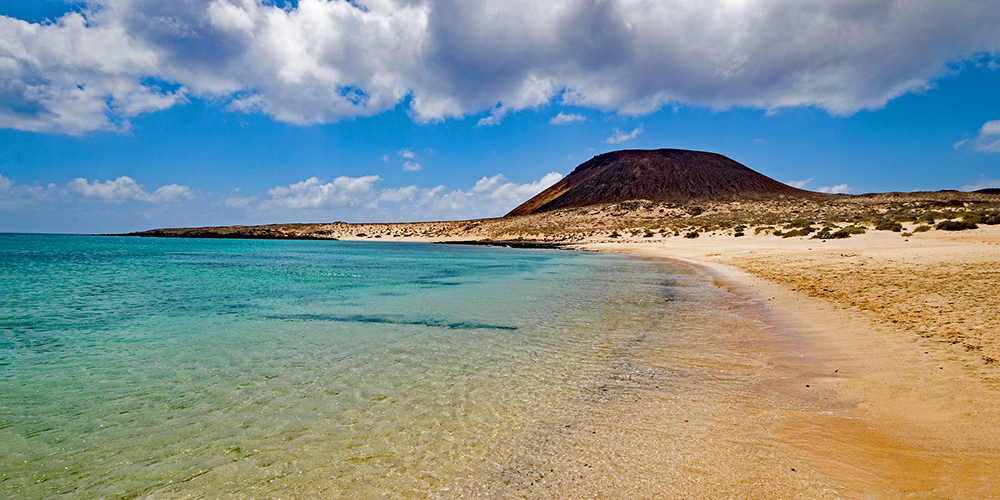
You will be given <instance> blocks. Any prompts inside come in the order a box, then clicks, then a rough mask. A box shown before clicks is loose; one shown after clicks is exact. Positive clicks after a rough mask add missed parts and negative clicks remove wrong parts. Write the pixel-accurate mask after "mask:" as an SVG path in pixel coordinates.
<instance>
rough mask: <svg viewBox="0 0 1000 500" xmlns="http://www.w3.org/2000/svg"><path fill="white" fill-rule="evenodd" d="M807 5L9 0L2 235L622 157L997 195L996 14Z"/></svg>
mask: <svg viewBox="0 0 1000 500" xmlns="http://www.w3.org/2000/svg"><path fill="white" fill-rule="evenodd" d="M812 4H814V3H809V5H804V3H803V2H795V1H793V0H783V1H779V0H771V1H767V2H764V1H759V0H742V1H739V2H736V1H732V0H719V1H716V2H691V1H686V0H673V1H664V2H656V3H646V4H644V3H642V2H636V1H626V0H621V1H611V2H603V3H595V2H589V1H582V0H581V1H577V0H564V1H562V2H552V3H548V4H539V3H538V2H527V1H515V0H508V1H505V2H494V1H492V0H490V1H483V2H474V3H470V2H460V1H454V2H452V1H447V0H424V1H419V0H414V1H396V0H372V1H370V2H367V3H366V2H363V1H356V2H353V3H346V2H327V1H326V0H309V1H305V0H303V1H302V2H279V3H278V4H277V5H275V4H274V3H273V2H264V3H261V2H254V1H244V0H212V1H204V2H176V3H174V2H166V3H165V2H153V1H152V0H101V1H93V2H73V3H67V2H61V1H54V0H44V1H34V2H22V1H10V0H0V16H3V17H0V231H31V232H83V233H94V232H123V231H133V230H142V229H149V228H154V227H164V226H201V225H228V224H257V223H271V222H296V221H301V222H314V221H335V220H346V221H395V220H400V221H403V220H438V219H456V218H473V217H486V216H498V215H502V214H503V213H505V212H506V211H508V210H510V209H511V208H513V207H514V206H516V205H517V204H518V203H520V202H521V201H523V200H525V199H527V198H529V197H530V196H532V195H533V194H534V193H536V192H538V191H540V190H541V189H544V187H546V186H547V185H549V184H551V183H552V182H555V180H557V179H558V178H559V177H560V176H561V175H566V174H568V173H569V172H570V171H571V170H572V169H573V168H574V167H575V166H576V165H578V164H579V163H581V162H583V161H586V160H587V159H589V158H591V157H592V156H594V155H596V154H600V153H603V152H606V151H612V150H615V149H624V148H662V147H672V148H685V149H696V150H705V151H713V152H718V153H721V154H724V155H727V156H729V157H731V158H733V159H735V160H737V161H739V162H741V163H743V164H745V165H747V166H749V167H751V168H753V169H755V170H758V171H760V172H762V173H764V174H766V175H768V176H771V177H773V178H775V179H778V180H780V181H783V182H788V183H794V184H796V185H800V186H803V187H805V188H807V189H814V190H817V189H823V190H834V191H840V192H851V193H863V192H874V191H893V190H898V191H912V190H938V189H977V188H981V187H991V186H1000V181H998V180H997V179H1000V92H998V89H1000V71H998V69H1000V58H998V57H997V55H998V52H1000V33H998V31H997V29H996V26H998V25H1000V6H998V5H997V4H996V3H995V2H992V1H987V2H976V1H969V2H940V1H917V0H914V1H912V2H908V3H905V5H901V4H902V3H900V2H857V1H854V0H831V1H829V2H823V3H822V5H812ZM693 6H696V7H697V8H692V7H693ZM584 27H585V28H586V29H584Z"/></svg>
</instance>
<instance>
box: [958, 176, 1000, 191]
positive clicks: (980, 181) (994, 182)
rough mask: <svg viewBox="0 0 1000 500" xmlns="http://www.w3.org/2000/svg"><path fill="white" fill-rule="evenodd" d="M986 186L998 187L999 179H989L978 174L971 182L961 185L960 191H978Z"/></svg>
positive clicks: (999, 184)
mask: <svg viewBox="0 0 1000 500" xmlns="http://www.w3.org/2000/svg"><path fill="white" fill-rule="evenodd" d="M986 188H1000V179H989V178H987V177H986V176H985V175H980V176H979V177H977V178H976V179H975V180H973V181H972V182H970V183H968V184H966V185H964V186H962V191H978V190H980V189H986Z"/></svg>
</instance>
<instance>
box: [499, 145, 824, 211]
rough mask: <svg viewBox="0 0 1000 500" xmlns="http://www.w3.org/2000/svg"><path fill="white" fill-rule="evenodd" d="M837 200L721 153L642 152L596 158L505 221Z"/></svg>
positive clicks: (609, 154)
mask: <svg viewBox="0 0 1000 500" xmlns="http://www.w3.org/2000/svg"><path fill="white" fill-rule="evenodd" d="M831 197H832V196H831V195H826V194H823V193H816V192H813V191H805V190H802V189H796V188H793V187H791V186H789V185H786V184H782V183H780V182H778V181H776V180H774V179H771V178H770V177H767V176H765V175H763V174H760V173H757V172H755V171H753V170H751V169H750V168H748V167H746V166H744V165H742V164H740V163H738V162H736V161H733V160H731V159H729V158H726V157H725V156H722V155H720V154H715V153H706V152H702V151H688V150H684V149H656V150H639V149H636V150H625V151H613V152H610V153H604V154H602V155H598V156H595V157H593V158H591V159H590V160H589V161H587V162H584V163H582V164H581V165H580V166H578V167H576V169H575V170H573V172H572V173H570V174H569V175H567V176H566V177H564V178H563V179H562V180H560V181H559V182H557V183H555V184H553V185H552V187H550V188H548V189H546V190H545V191H542V192H541V193H539V194H538V195H537V196H535V197H534V198H532V199H530V200H528V201H526V202H524V203H522V204H521V205H520V206H518V207H517V208H515V209H514V210H511V211H510V213H508V214H507V215H506V216H505V217H512V216H516V215H528V214H534V213H540V212H548V211H551V210H558V209H561V208H575V207H585V206H589V205H597V204H601V203H620V202H623V201H629V200H650V201H657V202H668V203H691V202H700V201H738V200H755V201H756V200H778V199H808V200H820V199H828V198H831Z"/></svg>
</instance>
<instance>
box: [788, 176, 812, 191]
mask: <svg viewBox="0 0 1000 500" xmlns="http://www.w3.org/2000/svg"><path fill="white" fill-rule="evenodd" d="M812 180H813V178H812V177H810V178H808V179H805V180H801V181H788V182H786V183H785V184H788V185H789V186H792V187H793V188H799V189H805V187H806V185H808V184H809V183H810V182H812Z"/></svg>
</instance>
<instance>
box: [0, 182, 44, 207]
mask: <svg viewBox="0 0 1000 500" xmlns="http://www.w3.org/2000/svg"><path fill="white" fill-rule="evenodd" d="M56 189H57V188H56V186H55V185H54V184H50V185H49V186H46V187H43V186H28V185H23V184H17V183H16V182H14V181H13V180H11V179H10V178H7V177H4V176H3V174H0V209H14V208H25V207H29V206H33V205H36V204H38V203H39V202H40V201H44V200H47V199H49V198H50V196H51V194H52V193H53V192H54V191H55V190H56Z"/></svg>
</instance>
